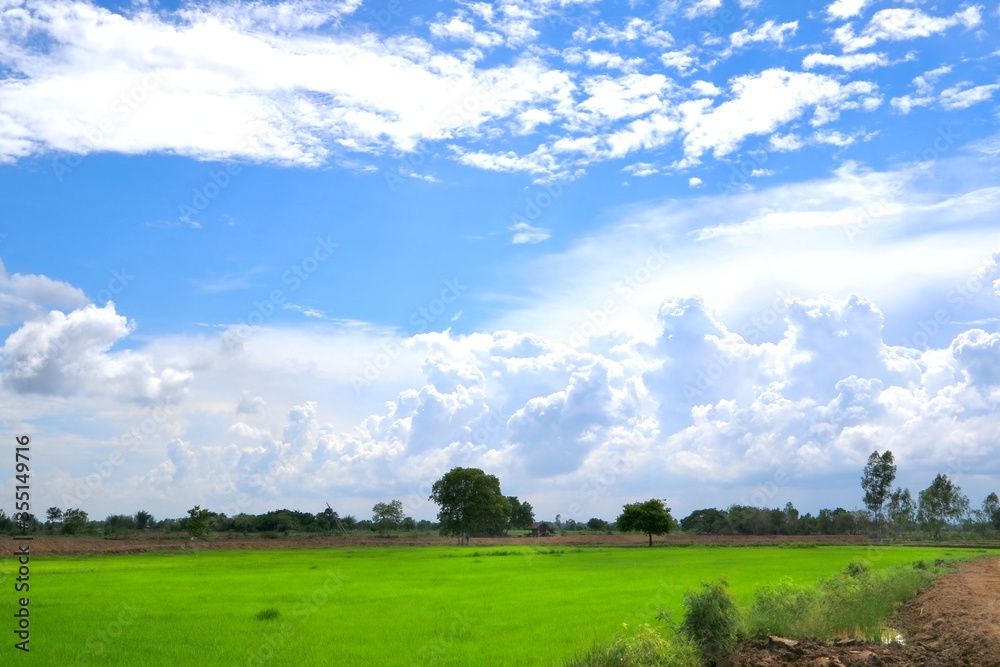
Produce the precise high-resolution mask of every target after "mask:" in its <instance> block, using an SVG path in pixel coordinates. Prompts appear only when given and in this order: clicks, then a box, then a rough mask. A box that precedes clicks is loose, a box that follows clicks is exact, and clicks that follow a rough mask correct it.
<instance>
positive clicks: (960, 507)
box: [917, 474, 969, 540]
mask: <svg viewBox="0 0 1000 667" xmlns="http://www.w3.org/2000/svg"><path fill="white" fill-rule="evenodd" d="M919 498H920V505H919V508H918V509H917V519H918V520H919V521H920V523H921V524H922V525H923V526H924V527H925V528H926V529H927V530H928V531H929V532H930V534H931V537H932V538H933V539H935V540H936V539H937V538H938V537H939V536H940V535H941V529H942V528H944V527H945V526H947V525H948V524H951V523H957V522H959V521H961V520H962V517H963V516H964V515H965V514H966V513H967V512H968V511H969V499H968V498H967V497H966V496H965V494H963V493H962V489H961V488H959V487H958V486H957V485H955V484H954V483H953V482H952V481H951V480H950V479H948V476H947V475H940V474H939V475H938V476H937V477H935V478H934V481H933V482H931V485H930V486H929V487H927V488H926V489H924V490H923V491H921V492H920V496H919Z"/></svg>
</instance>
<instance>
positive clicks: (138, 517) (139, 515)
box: [135, 510, 155, 530]
mask: <svg viewBox="0 0 1000 667" xmlns="http://www.w3.org/2000/svg"><path fill="white" fill-rule="evenodd" d="M154 521H155V519H153V515H152V514H150V513H149V512H147V511H146V510H139V511H138V512H136V513H135V525H136V528H138V529H139V530H146V529H147V528H150V527H152V525H153V522H154Z"/></svg>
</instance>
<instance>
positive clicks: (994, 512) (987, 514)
mask: <svg viewBox="0 0 1000 667" xmlns="http://www.w3.org/2000/svg"><path fill="white" fill-rule="evenodd" d="M979 516H980V520H981V521H982V522H983V523H984V524H986V525H987V526H989V527H991V528H994V529H997V530H1000V497H997V494H996V493H991V494H990V495H988V496H986V499H985V500H983V508H982V509H981V510H979Z"/></svg>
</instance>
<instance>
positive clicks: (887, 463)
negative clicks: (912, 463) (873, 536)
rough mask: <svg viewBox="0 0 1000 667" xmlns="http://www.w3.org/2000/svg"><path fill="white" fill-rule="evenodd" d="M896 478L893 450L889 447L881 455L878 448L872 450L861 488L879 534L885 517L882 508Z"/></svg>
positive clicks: (862, 477)
mask: <svg viewBox="0 0 1000 667" xmlns="http://www.w3.org/2000/svg"><path fill="white" fill-rule="evenodd" d="M895 479H896V462H895V459H893V457H892V452H890V451H889V450H888V449H887V450H885V453H884V454H881V455H879V453H878V450H875V451H874V452H872V453H871V455H870V456H869V457H868V463H867V465H865V470H864V473H863V474H862V476H861V488H862V489H863V490H864V492H865V497H864V503H865V507H867V508H868V511H869V513H870V514H871V518H872V520H873V521H874V522H875V525H876V527H877V528H878V531H879V535H881V534H882V523H883V518H884V517H883V511H882V510H883V507H884V506H885V501H886V499H887V498H888V497H889V492H890V491H891V490H892V483H893V482H894V481H895Z"/></svg>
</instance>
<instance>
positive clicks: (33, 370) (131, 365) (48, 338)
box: [0, 303, 192, 403]
mask: <svg viewBox="0 0 1000 667" xmlns="http://www.w3.org/2000/svg"><path fill="white" fill-rule="evenodd" d="M132 329H133V325H131V324H130V323H129V322H127V321H126V319H125V318H124V317H122V316H121V315H118V314H117V313H116V312H115V307H114V304H113V303H108V304H107V305H106V306H105V307H104V308H97V307H95V306H93V305H87V306H84V307H83V308H80V309H77V310H74V311H72V312H71V313H69V314H68V315H66V314H64V313H62V312H60V311H58V310H53V311H51V312H49V313H48V315H46V316H45V317H43V318H39V319H34V320H32V321H29V322H26V323H25V324H24V325H23V326H21V328H19V329H18V330H17V331H15V332H14V333H12V334H11V335H10V336H9V337H8V338H7V340H6V342H5V343H4V345H3V347H2V348H0V368H2V375H0V377H2V379H3V382H4V384H6V385H7V386H8V387H10V388H11V389H13V390H14V391H17V392H20V393H33V394H51V395H65V396H68V395H73V394H77V393H80V392H92V393H99V394H107V393H112V394H119V395H121V396H124V397H125V398H127V399H128V400H134V401H138V402H142V403H161V402H170V401H175V400H177V399H178V398H179V396H180V395H181V394H182V393H183V392H184V390H185V387H186V386H187V384H188V383H189V382H190V381H191V378H192V375H191V373H190V372H189V371H187V370H186V369H176V368H171V367H165V368H162V369H161V370H157V369H156V368H155V367H154V365H153V364H152V362H151V360H150V358H149V357H147V356H146V355H142V354H138V353H135V352H132V351H129V350H125V351H122V352H109V350H110V348H111V347H112V346H113V345H114V344H115V343H116V342H117V341H119V340H120V339H122V338H124V337H126V336H127V335H128V334H129V333H130V332H131V331H132Z"/></svg>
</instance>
